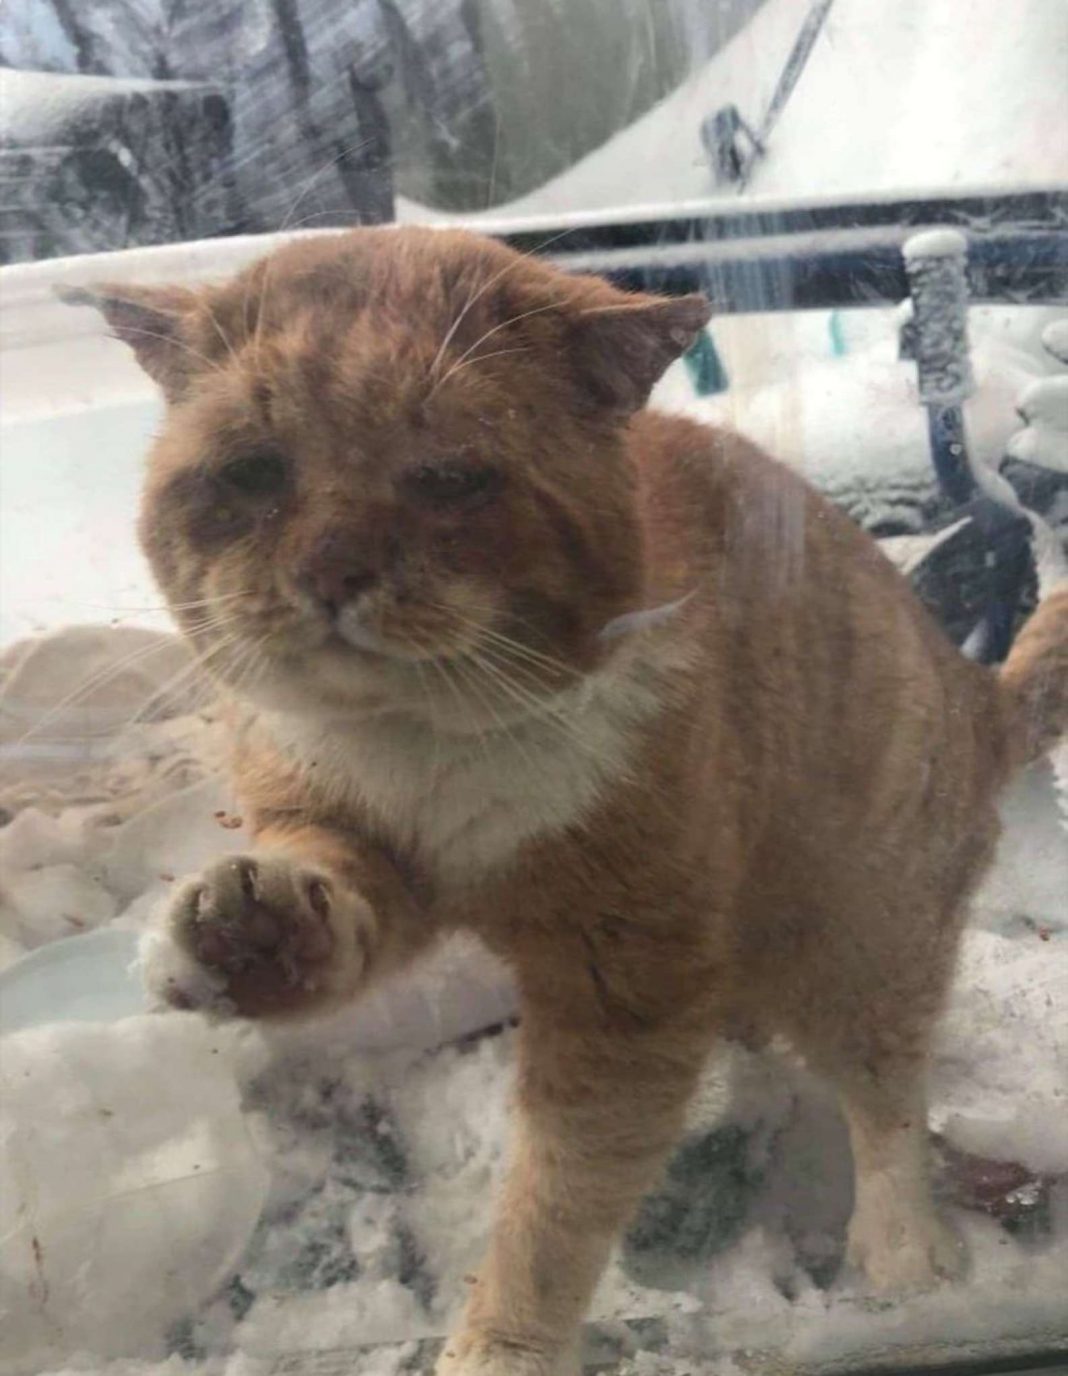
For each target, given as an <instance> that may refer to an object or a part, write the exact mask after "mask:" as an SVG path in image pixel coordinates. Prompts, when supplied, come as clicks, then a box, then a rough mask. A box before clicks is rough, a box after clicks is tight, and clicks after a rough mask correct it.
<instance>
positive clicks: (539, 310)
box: [430, 301, 557, 396]
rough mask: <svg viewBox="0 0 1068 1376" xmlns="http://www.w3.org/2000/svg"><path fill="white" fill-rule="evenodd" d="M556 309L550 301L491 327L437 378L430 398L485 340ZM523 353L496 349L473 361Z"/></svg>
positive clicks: (523, 349) (554, 303)
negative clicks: (529, 317) (510, 326)
mask: <svg viewBox="0 0 1068 1376" xmlns="http://www.w3.org/2000/svg"><path fill="white" fill-rule="evenodd" d="M556 309H557V303H556V302H555V301H550V302H549V304H548V305H545V306H534V307H532V308H531V309H530V310H529V311H520V312H519V314H518V315H512V316H509V317H508V319H507V320H502V321H500V322H499V323H498V324H496V325H492V326H491V327H490V328H489V329H488V330H486V331H485V333H484V334H482V335H480V336H479V338H478V339H476V340H475V342H474V343H473V344H469V345H468V347H467V348H466V349H465V350H464V351H463V353H462V354H461V355H460V357H459V358H458V359H457V360H456V362H455V363H454V364H453V365H452V367H451V368H449V369H448V371H447V372H446V373H445V374H444V376H443V377H440V378H438V380H437V381H436V382H435V383H434V385H433V387H431V389H430V396H433V395H434V393H435V392H436V391H437V390H438V388H439V387H443V386H444V385H445V383H446V382H448V380H449V378H450V377H452V376H453V375H454V374H455V373H458V372H459V371H460V369H461V368H462V367H463V366H464V364H465V360H467V359H468V358H469V357H470V355H471V354H473V353H474V352H475V350H476V349H477V348H479V346H480V345H482V344H484V343H485V342H486V340H487V339H491V338H492V337H493V335H495V334H498V333H499V332H500V331H501V330H505V329H507V328H508V327H509V325H515V324H518V322H519V321H520V320H526V319H527V317H528V316H531V315H543V314H544V313H545V312H546V311H554V310H556ZM525 351H526V350H525V346H521V347H519V348H514V349H497V350H496V351H495V352H493V353H489V354H482V355H481V356H480V357H479V358H478V359H475V360H473V361H474V362H481V360H482V359H483V358H498V357H500V355H501V354H511V353H521V352H525Z"/></svg>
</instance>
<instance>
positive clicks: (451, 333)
mask: <svg viewBox="0 0 1068 1376" xmlns="http://www.w3.org/2000/svg"><path fill="white" fill-rule="evenodd" d="M570 233H571V230H570V228H568V229H562V230H560V232H559V233H558V234H553V235H550V237H549V238H548V239H546V240H545V242H544V243H542V244H539V245H538V250H537V251H538V252H544V250H545V249H547V248H550V247H551V246H552V245H553V244H555V243H556V242H557V241H558V240H560V239H562V238H563V237H564V236H565V235H566V234H570ZM534 252H535V250H534V249H530V250H529V251H528V252H527V253H525V254H518V255H517V256H516V257H515V258H514V259H513V260H512V261H511V262H508V263H505V265H504V267H503V268H500V269H499V270H498V271H497V272H495V273H493V274H492V276H490V277H488V278H487V279H486V281H485V282H483V284H482V285H481V287H479V288H478V290H477V291H475V292H473V293H471V294H470V295H469V296H468V298H467V300H466V301H465V302H464V304H463V306H462V307H461V308H460V311H459V314H458V315H457V316H456V317H455V319H454V320H453V322H452V324H451V325H450V326H449V328H448V329H447V330H446V331H445V335H444V338H443V339H442V341H441V343H440V344H439V345H438V350H437V353H436V354H435V355H434V357H433V359H432V360H431V363H430V368H429V369H428V371H427V376H428V377H429V378H430V380H431V382H434V381H435V379H436V376H437V371H438V369H439V368H440V366H441V363H442V360H443V359H444V357H445V352H446V350H447V349H448V347H449V345H450V344H451V343H452V341H453V339H454V338H455V336H456V331H457V330H458V329H459V328H460V326H461V325H462V324H463V322H464V320H465V319H466V317H467V313H468V311H470V310H471V308H472V307H473V306H474V305H476V304H477V302H478V301H480V300H481V299H482V297H483V296H485V294H486V292H488V291H489V289H490V288H491V287H493V286H495V285H496V284H497V283H498V282H499V281H500V280H501V278H502V277H505V276H507V275H508V273H510V272H514V271H515V269H516V268H517V267H519V266H520V264H522V263H524V262H526V259H527V258H528V257H529V256H530V255H531V254H532V253H534Z"/></svg>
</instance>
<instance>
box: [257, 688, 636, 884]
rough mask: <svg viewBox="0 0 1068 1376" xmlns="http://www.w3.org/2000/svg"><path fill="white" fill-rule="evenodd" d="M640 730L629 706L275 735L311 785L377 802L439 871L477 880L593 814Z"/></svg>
mask: <svg viewBox="0 0 1068 1376" xmlns="http://www.w3.org/2000/svg"><path fill="white" fill-rule="evenodd" d="M636 730H637V723H636V722H635V721H634V720H633V719H632V718H631V714H630V713H629V712H628V713H620V712H613V711H605V710H593V711H590V712H587V713H586V714H585V715H584V716H583V717H582V718H581V719H577V720H568V719H559V718H556V717H546V718H545V719H543V720H539V721H534V722H526V723H523V724H520V725H518V726H516V727H515V728H514V729H513V730H510V731H507V732H503V731H502V732H494V733H492V734H488V735H484V736H472V737H461V738H455V737H453V738H447V737H445V738H443V737H440V736H436V735H435V734H434V733H433V732H432V731H431V730H430V729H429V728H427V727H425V726H421V725H419V724H416V723H403V722H400V723H397V722H394V723H389V724H381V723H379V724H378V725H377V726H375V725H367V726H364V727H361V728H359V729H354V728H348V729H339V728H337V727H336V726H335V727H333V728H330V727H327V726H323V727H314V726H311V725H308V724H307V723H305V724H302V725H299V726H294V725H292V724H287V725H286V726H285V727H284V728H282V729H279V730H278V731H277V734H278V735H279V736H280V737H281V739H282V741H283V742H284V744H285V745H286V747H287V749H288V750H289V751H290V752H291V753H294V754H296V755H297V756H298V758H302V759H305V760H307V761H308V762H309V763H311V762H312V761H314V763H315V779H316V785H315V786H316V788H317V790H320V791H322V792H325V793H326V794H328V795H329V798H330V800H331V801H332V802H335V803H341V804H345V803H348V804H349V805H350V806H353V807H356V808H358V809H359V810H361V811H366V812H368V813H370V814H371V816H372V817H373V818H374V819H375V822H376V825H377V826H378V827H380V828H381V829H382V830H383V831H384V832H385V833H386V834H387V835H388V836H390V838H391V839H392V840H393V841H394V842H395V843H396V844H397V845H398V846H399V847H401V848H404V849H411V850H413V851H415V852H416V853H418V854H420V855H421V856H422V857H423V858H424V859H425V861H426V862H427V863H428V864H430V865H431V866H432V868H433V869H434V870H435V871H436V872H437V873H438V874H439V875H440V876H441V877H442V878H444V879H470V878H471V877H472V876H474V875H477V874H480V873H484V872H486V871H487V870H490V869H493V868H494V867H496V866H498V865H501V864H503V863H505V862H506V861H507V860H508V859H509V858H510V857H511V856H512V855H513V854H514V853H515V852H516V851H517V850H518V849H519V847H520V846H522V845H523V844H524V843H525V842H528V841H531V840H534V839H535V838H538V837H543V836H546V835H549V834H552V833H554V832H560V831H563V830H565V829H567V828H568V827H571V826H573V825H574V824H576V823H578V822H581V820H582V819H583V818H584V817H586V816H588V815H589V814H590V813H591V812H592V811H593V809H594V808H595V807H596V804H597V802H598V799H599V798H600V797H602V796H603V795H604V794H605V792H606V791H607V790H609V789H610V788H611V787H612V786H613V784H614V783H615V782H616V781H617V780H618V779H619V778H620V776H621V775H622V774H623V773H625V772H626V770H627V765H628V761H629V760H630V759H631V758H632V757H633V754H634V748H635V745H636Z"/></svg>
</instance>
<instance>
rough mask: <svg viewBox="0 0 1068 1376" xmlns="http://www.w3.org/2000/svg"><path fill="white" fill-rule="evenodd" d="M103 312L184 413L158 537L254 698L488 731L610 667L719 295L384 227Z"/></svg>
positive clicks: (146, 508) (154, 492) (165, 436)
mask: <svg viewBox="0 0 1068 1376" xmlns="http://www.w3.org/2000/svg"><path fill="white" fill-rule="evenodd" d="M81 299H92V300H93V301H94V303H95V304H98V305H99V306H100V307H101V309H103V311H104V313H105V315H106V316H107V317H108V319H109V320H110V322H111V323H112V325H113V326H114V328H115V330H116V332H117V333H118V335H119V336H120V337H121V338H123V339H125V340H126V341H127V342H128V343H130V344H131V345H132V346H133V347H134V349H135V350H136V351H137V353H138V356H139V358H140V360H141V362H142V363H143V365H144V366H145V367H146V369H147V370H148V371H149V372H150V373H151V374H152V375H153V376H154V377H155V378H156V379H157V381H159V382H160V383H161V385H162V386H163V389H164V391H165V393H166V395H167V397H168V402H169V405H168V410H167V418H166V422H165V426H164V429H163V432H162V434H161V436H160V438H159V439H158V441H157V442H156V444H155V445H154V448H153V451H152V455H151V461H150V467H149V474H148V480H147V483H146V488H145V495H144V502H143V509H142V514H141V523H140V533H141V540H142V543H143V546H144V548H145V551H146V553H147V555H148V558H149V560H150V562H151V564H152V567H153V570H154V572H155V574H156V577H157V579H158V580H159V583H160V585H161V587H162V589H163V591H164V593H165V594H166V596H167V598H168V600H169V602H170V604H171V606H172V608H173V609H174V613H175V615H176V617H177V618H178V620H179V622H180V623H181V624H182V626H183V627H184V629H185V630H186V632H187V634H188V635H189V636H190V637H191V638H192V639H193V640H194V642H195V643H196V645H197V647H198V648H199V650H200V652H201V654H202V656H203V658H204V661H205V663H206V664H207V665H208V667H209V668H210V669H211V670H212V672H213V673H215V674H216V675H218V676H219V677H220V678H222V679H224V680H226V681H227V682H228V683H229V684H230V686H231V687H232V688H234V689H236V690H237V691H238V692H239V693H243V694H245V695H247V696H248V697H250V698H252V699H253V700H256V701H260V702H263V703H265V704H268V705H274V706H285V707H287V708H290V709H297V710H300V709H301V708H306V709H308V710H315V711H320V712H321V711H323V710H328V711H337V712H345V711H347V710H371V711H375V710H396V709H400V710H408V711H419V710H424V709H425V710H426V711H427V712H428V713H429V715H431V716H433V717H434V718H435V719H437V720H439V721H441V722H444V723H448V722H450V721H451V722H452V724H453V725H454V726H456V727H457V729H463V728H469V729H477V727H478V726H479V725H480V724H481V725H484V724H485V721H486V719H492V718H493V717H494V716H495V715H496V716H497V717H498V718H501V719H507V718H510V717H512V716H514V715H515V714H516V713H517V712H519V711H521V710H525V709H526V708H529V706H530V705H531V704H532V703H533V702H534V701H535V700H536V699H539V698H541V697H543V696H544V695H545V694H546V693H547V692H551V691H553V690H555V689H557V688H559V687H560V686H561V685H562V683H563V682H565V681H566V680H567V679H569V678H574V677H575V676H576V675H581V674H583V673H586V672H588V671H590V670H591V669H593V668H594V667H596V666H597V665H599V664H600V663H602V662H603V661H604V659H605V657H606V656H607V655H608V654H610V653H611V646H610V645H609V644H607V643H606V642H605V641H603V640H602V639H601V638H600V636H599V632H600V630H601V629H602V628H603V627H604V626H605V624H606V623H608V622H609V621H611V620H612V619H613V618H614V617H617V616H619V615H621V614H624V613H626V612H628V611H631V610H633V609H635V608H637V607H638V606H639V605H640V603H641V599H642V594H643V588H642V551H641V536H640V520H639V513H638V510H637V505H636V501H637V498H636V487H635V474H634V472H633V469H632V461H631V459H630V458H629V456H628V454H627V451H626V448H625V445H624V444H623V442H622V440H623V434H624V431H625V427H626V425H627V421H628V417H629V414H630V413H631V412H632V411H633V410H634V409H636V407H638V406H640V405H641V404H643V402H644V400H645V397H646V395H647V393H648V390H649V388H650V386H651V385H652V383H653V381H655V379H656V377H657V376H658V375H659V373H660V372H661V371H662V370H663V368H664V367H665V366H666V364H667V363H668V362H669V361H670V360H671V358H673V357H674V356H676V355H677V354H679V353H680V352H682V350H683V349H685V347H686V346H687V345H688V344H689V343H690V342H691V340H692V339H693V337H694V335H695V333H696V331H697V330H698V329H699V328H700V326H701V325H702V324H703V323H704V319H705V318H706V317H707V306H706V305H705V303H704V302H703V301H702V300H701V299H700V298H692V297H691V298H682V299H681V300H675V301H668V300H660V299H658V298H651V297H628V296H625V295H623V294H621V293H619V292H616V291H615V290H614V289H612V288H611V287H609V286H608V285H606V284H605V283H603V282H601V281H599V280H597V279H592V278H571V277H567V276H565V275H564V274H562V273H560V272H557V271H555V270H553V269H552V268H550V267H548V266H546V265H545V264H543V263H540V262H536V261H534V260H532V259H530V258H524V257H521V256H520V255H518V254H515V253H512V252H511V251H510V250H508V249H506V248H503V247H501V246H500V245H497V244H494V243H492V242H490V241H488V240H482V239H479V238H476V237H474V236H472V235H467V234H464V233H459V232H435V231H431V230H416V229H404V230H389V229H377V230H358V231H355V232H354V233H351V234H346V235H340V236H336V237H335V236H331V237H329V238H320V239H315V240H312V241H304V242H299V243H295V244H292V245H289V246H287V247H285V248H283V249H281V250H280V251H278V252H277V253H275V254H274V255H273V256H272V257H270V258H268V259H266V260H264V261H263V262H262V263H260V264H257V265H256V266H255V267H253V268H251V269H250V270H248V271H247V272H245V273H243V274H242V275H241V276H239V277H238V278H236V279H235V280H234V281H232V282H230V283H228V284H226V285H224V286H222V287H218V288H211V289H207V290H203V291H198V292H191V291H185V290H179V289H174V290H170V289H147V290H139V289H127V288H114V289H112V288H107V289H103V290H102V291H101V292H99V293H96V294H92V295H90V294H83V296H82V297H81Z"/></svg>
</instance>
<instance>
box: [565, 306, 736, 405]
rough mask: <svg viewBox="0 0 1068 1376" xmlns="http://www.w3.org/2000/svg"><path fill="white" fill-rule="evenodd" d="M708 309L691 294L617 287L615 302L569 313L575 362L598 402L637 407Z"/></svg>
mask: <svg viewBox="0 0 1068 1376" xmlns="http://www.w3.org/2000/svg"><path fill="white" fill-rule="evenodd" d="M711 315H712V307H711V305H710V304H709V302H708V301H707V300H706V299H705V298H704V297H703V296H699V295H697V294H694V295H691V296H647V295H641V296H635V297H633V298H630V299H628V298H627V297H626V296H623V294H622V293H620V300H619V303H618V304H613V305H611V306H597V307H594V308H592V309H588V310H583V311H580V312H579V313H577V314H576V315H574V316H573V317H572V321H571V348H572V358H573V360H574V364H575V367H576V369H577V370H578V372H579V375H580V376H581V377H582V379H583V381H584V382H585V383H586V384H587V386H588V387H589V388H590V390H591V392H592V394H593V396H594V398H595V399H596V400H597V401H598V402H600V403H601V404H602V405H605V406H608V407H610V408H611V409H613V410H617V411H621V412H630V411H637V410H639V409H640V408H641V407H642V406H644V405H645V403H646V401H648V399H649V393H650V392H651V391H652V389H653V386H654V384H655V383H656V382H658V381H659V379H660V377H661V375H662V373H663V372H664V370H665V369H666V368H667V366H668V364H670V363H674V361H675V360H676V359H677V358H680V357H681V356H682V355H683V354H684V353H685V352H686V350H687V349H689V348H690V346H691V345H692V344H693V342H694V341H695V340H696V339H697V336H698V335H699V334H700V332H701V331H702V330H703V329H704V327H705V326H706V325H707V324H708V321H709V319H710V317H711Z"/></svg>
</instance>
